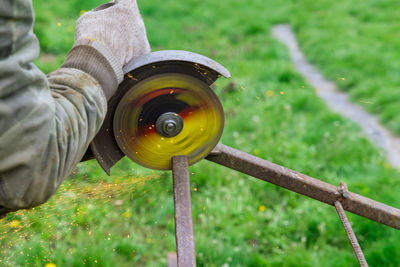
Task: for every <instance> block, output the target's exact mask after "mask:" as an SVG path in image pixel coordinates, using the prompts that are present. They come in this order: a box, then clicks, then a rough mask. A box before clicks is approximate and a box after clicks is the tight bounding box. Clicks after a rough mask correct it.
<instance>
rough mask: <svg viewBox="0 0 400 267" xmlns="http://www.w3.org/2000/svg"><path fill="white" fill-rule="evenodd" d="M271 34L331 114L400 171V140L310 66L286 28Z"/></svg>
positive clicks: (274, 30)
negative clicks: (350, 125)
mask: <svg viewBox="0 0 400 267" xmlns="http://www.w3.org/2000/svg"><path fill="white" fill-rule="evenodd" d="M272 35H273V36H274V37H275V38H276V39H278V40H279V41H280V42H282V43H283V44H285V45H286V46H287V48H288V49H289V53H290V57H291V59H292V61H293V63H294V65H295V67H296V69H297V70H298V71H299V72H300V73H301V74H302V75H303V76H304V78H305V79H306V80H307V81H308V82H309V83H310V84H311V85H312V86H313V87H314V88H315V90H316V92H317V95H318V96H319V97H321V98H322V99H323V100H324V101H325V102H326V103H327V105H328V106H329V107H330V108H331V109H332V110H333V111H335V112H337V113H340V114H341V115H343V116H345V117H347V118H349V119H351V120H352V121H354V122H356V123H357V124H358V125H360V126H361V128H362V129H363V131H364V132H365V133H366V135H367V136H368V138H369V139H370V140H371V141H372V142H373V143H375V144H376V145H377V146H379V147H381V148H383V149H384V150H385V151H386V152H387V155H388V159H389V162H390V164H391V165H392V166H393V167H396V168H397V169H400V137H397V136H395V135H393V134H392V133H391V132H390V131H389V130H387V129H386V128H385V127H383V126H382V125H381V124H380V123H379V121H378V119H377V118H376V117H375V116H373V115H371V114H369V113H367V112H366V111H365V110H364V109H363V108H362V107H361V106H359V105H356V104H354V103H352V102H350V100H349V98H348V96H347V94H345V93H343V92H341V91H339V90H338V89H337V88H336V86H335V84H334V83H333V82H331V81H328V80H326V79H325V78H324V77H323V76H322V74H321V73H320V72H319V71H318V70H317V69H316V68H315V67H314V66H313V65H311V64H310V63H308V62H307V60H306V59H305V57H304V55H303V53H302V52H301V51H300V48H299V46H298V43H297V40H296V36H295V35H294V33H293V31H292V29H291V28H290V26H289V25H286V24H282V25H276V26H274V27H273V29H272Z"/></svg>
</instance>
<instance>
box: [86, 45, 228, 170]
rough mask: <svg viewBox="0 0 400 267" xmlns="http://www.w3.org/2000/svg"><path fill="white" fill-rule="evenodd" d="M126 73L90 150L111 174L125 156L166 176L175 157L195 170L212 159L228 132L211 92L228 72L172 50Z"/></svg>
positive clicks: (128, 67) (144, 60) (137, 61)
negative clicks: (185, 159) (183, 157)
mask: <svg viewBox="0 0 400 267" xmlns="http://www.w3.org/2000/svg"><path fill="white" fill-rule="evenodd" d="M124 73H125V78H124V81H123V82H122V83H121V84H120V86H119V88H118V91H117V93H116V94H115V95H114V96H113V97H112V98H111V99H110V101H109V102H108V112H107V116H106V118H105V120H104V123H103V125H102V127H101V129H100V131H99V133H98V134H97V136H96V137H95V138H94V140H93V141H92V143H91V144H90V148H91V151H92V152H93V155H94V157H95V158H96V159H97V161H98V162H99V164H100V166H101V167H102V168H103V169H104V171H105V172H107V174H110V169H111V167H112V166H113V165H114V164H115V163H116V162H118V161H119V160H120V159H121V158H122V157H123V156H124V155H127V156H128V157H129V158H130V159H132V160H133V161H135V162H137V163H139V164H140V165H142V166H145V167H148V168H152V169H164V170H165V169H171V158H172V157H173V156H176V155H186V156H188V159H189V164H193V163H195V162H197V161H199V160H201V159H202V158H204V157H206V156H207V155H208V154H209V152H210V151H211V150H212V149H213V148H214V147H215V145H216V144H217V143H218V141H219V139H220V137H221V134H222V130H223V126H224V116H223V109H222V106H221V104H220V102H219V100H218V98H217V96H216V95H215V94H214V92H213V91H212V90H211V89H210V87H209V86H210V85H211V84H213V83H214V82H215V81H216V80H217V79H218V78H219V77H221V76H224V77H227V78H228V77H230V73H229V71H227V70H226V69H225V68H224V67H222V66H221V65H220V64H218V63H217V62H215V61H213V60H211V59H209V58H207V57H204V56H202V55H199V54H196V53H191V52H186V51H177V50H169V51H158V52H153V53H150V54H147V55H144V56H141V57H139V58H135V59H134V60H132V61H131V62H129V63H128V64H127V65H126V66H125V67H124Z"/></svg>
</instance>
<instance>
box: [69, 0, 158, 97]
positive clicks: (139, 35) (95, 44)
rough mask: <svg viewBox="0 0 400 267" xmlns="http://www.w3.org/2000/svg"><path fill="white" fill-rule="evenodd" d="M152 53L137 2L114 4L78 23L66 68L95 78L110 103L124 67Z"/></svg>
mask: <svg viewBox="0 0 400 267" xmlns="http://www.w3.org/2000/svg"><path fill="white" fill-rule="evenodd" d="M149 52H150V45H149V42H148V40H147V35H146V29H145V26H144V23H143V20H142V17H141V16H140V13H139V9H138V6H137V3H136V0H115V1H112V2H109V3H107V4H103V5H101V6H99V7H97V8H95V9H93V10H91V11H89V12H86V13H84V14H83V15H82V16H81V17H80V18H79V19H78V20H77V22H76V31H75V41H74V45H73V48H72V49H71V51H70V53H69V55H68V57H67V60H66V61H65V63H64V64H63V67H72V68H77V69H81V70H83V71H85V72H87V73H89V74H90V75H92V76H93V77H94V78H96V79H97V80H98V81H99V83H100V85H101V86H102V88H103V91H104V93H105V96H106V98H107V100H108V99H109V98H111V96H112V95H113V94H114V93H115V91H116V89H117V87H118V84H119V83H120V82H122V80H123V73H122V67H123V66H124V65H125V64H126V63H127V62H128V61H130V60H131V59H133V58H135V57H138V56H141V55H143V54H145V53H149Z"/></svg>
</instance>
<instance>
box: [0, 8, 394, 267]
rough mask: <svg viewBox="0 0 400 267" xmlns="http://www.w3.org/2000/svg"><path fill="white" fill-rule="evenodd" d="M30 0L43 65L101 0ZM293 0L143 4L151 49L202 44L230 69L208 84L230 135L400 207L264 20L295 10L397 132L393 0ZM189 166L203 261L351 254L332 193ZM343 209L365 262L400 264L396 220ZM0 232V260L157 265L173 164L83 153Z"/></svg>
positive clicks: (169, 230) (309, 48)
mask: <svg viewBox="0 0 400 267" xmlns="http://www.w3.org/2000/svg"><path fill="white" fill-rule="evenodd" d="M34 2H35V3H34V4H35V5H36V6H35V8H36V9H35V10H36V14H37V24H36V27H35V31H36V33H37V34H38V35H39V39H40V41H41V46H42V54H41V57H40V59H39V60H38V61H37V64H38V65H39V66H40V67H41V68H42V69H43V70H44V71H45V72H49V71H51V70H52V69H54V68H56V67H57V66H59V64H60V63H61V62H62V61H63V59H64V58H65V56H66V53H67V51H68V49H69V48H70V47H71V45H72V42H73V30H74V26H73V25H74V21H75V19H76V18H77V17H78V16H79V14H80V12H81V11H82V10H89V9H90V8H92V7H94V6H96V5H97V4H98V3H99V2H101V1H94V0H91V1H78V0H71V1H65V2H60V1H58V2H56V1H46V2H43V1H40V3H39V2H38V1H34ZM297 2H298V1H285V2H283V1H277V0H268V1H256V0H252V1H239V0H231V1H229V2H224V1H211V0H204V1H194V0H188V1H185V2H184V3H183V2H182V1H172V0H171V1H169V0H167V1H161V0H153V1H140V2H139V4H140V6H141V10H142V13H143V16H144V20H145V23H146V26H147V31H148V37H149V40H150V43H151V44H152V48H153V50H161V49H183V50H190V51H194V52H198V53H201V54H204V55H207V56H209V57H212V58H214V59H215V60H217V61H219V62H221V63H222V64H223V65H224V66H226V67H227V68H228V69H229V70H230V71H231V73H232V78H231V79H230V80H220V81H218V82H217V84H216V92H217V94H218V96H219V97H220V99H221V101H222V102H223V106H224V109H225V113H226V127H225V130H224V134H223V137H222V142H223V143H224V144H227V145H230V146H233V147H236V148H239V149H241V150H244V151H246V152H249V153H252V154H254V155H257V156H259V157H262V158H265V159H268V160H271V161H273V162H275V163H278V164H281V165H284V166H286V167H289V168H292V169H295V170H297V171H300V172H303V173H305V174H308V175H311V176H314V177H317V178H319V179H321V180H324V181H327V182H329V183H332V184H336V185H339V183H340V181H345V182H346V183H347V184H348V186H349V189H350V190H351V191H354V192H356V193H360V194H363V195H365V196H368V197H371V198H373V199H375V200H378V201H382V202H384V203H387V204H391V205H393V206H396V207H399V206H400V199H399V197H398V192H399V191H400V183H399V179H400V174H399V173H398V172H397V171H395V170H393V169H392V168H391V167H390V165H389V164H388V163H387V161H386V160H385V158H384V156H383V154H382V152H381V151H379V150H378V149H377V148H376V147H374V146H373V145H371V144H370V143H369V142H368V140H367V139H366V138H365V136H364V134H363V133H362V132H361V131H360V129H359V127H358V126H356V125H354V124H353V123H352V122H350V121H348V120H345V119H343V118H341V117H340V116H338V115H336V114H333V113H332V112H331V111H329V110H328V108H327V107H326V106H325V105H324V103H323V102H322V101H321V100H320V99H319V98H318V97H317V96H316V95H315V93H314V91H313V89H312V88H310V86H309V85H307V84H306V83H305V81H304V80H303V79H302V77H301V76H300V75H299V74H298V73H296V72H295V70H294V69H293V66H292V64H291V62H290V59H289V57H288V53H287V51H286V49H285V47H284V46H283V45H281V44H280V43H279V42H277V41H276V40H274V39H272V38H271V37H270V28H271V26H272V25H274V24H276V23H285V22H290V23H291V24H292V25H293V26H294V28H295V30H296V32H297V33H298V34H299V38H300V44H301V46H302V47H303V48H304V50H305V51H306V55H307V56H308V58H309V59H310V60H311V61H312V62H313V63H316V64H317V66H318V67H319V68H320V69H321V71H322V72H323V73H324V74H326V75H327V76H328V77H329V78H331V79H334V80H337V79H338V78H345V79H344V80H343V79H339V80H338V85H339V86H340V87H341V88H343V89H345V90H348V91H349V92H350V94H351V96H352V97H353V99H354V100H355V101H358V102H361V103H362V104H364V105H365V106H366V107H367V108H368V109H370V110H372V111H374V112H378V113H379V114H380V115H381V116H382V119H383V120H384V121H385V123H387V125H388V126H390V127H391V128H392V129H394V130H396V131H398V132H400V128H398V127H400V126H399V125H400V117H399V115H398V114H397V113H396V108H397V106H396V105H395V100H396V99H397V100H398V99H399V96H398V95H397V98H396V93H397V92H398V91H396V89H395V85H396V81H397V79H398V77H396V75H395V74H396V73H398V71H396V70H398V69H396V67H398V64H399V63H398V62H399V60H398V59H399V58H398V57H399V53H396V51H395V50H394V49H395V46H396V45H395V43H398V42H400V38H398V37H395V35H392V32H394V31H395V27H396V26H397V27H398V25H397V24H396V21H398V20H396V19H395V18H396V16H398V13H396V12H395V11H396V8H395V5H398V4H397V2H395V1H379V2H378V1H363V2H361V1H358V0H352V1H347V2H346V1H344V0H340V1H336V2H335V3H333V2H332V3H331V2H329V1H326V0H321V1H318V2H315V1H313V2H312V1H309V0H305V1H302V3H301V4H300V3H297ZM350 3H351V4H350ZM371 6H374V8H372V7H371ZM375 12H376V13H375ZM389 44H390V45H389ZM397 47H398V46H397ZM379 77H381V78H379ZM397 84H398V83H397ZM371 103H372V104H371ZM396 120H397V125H396ZM396 127H397V128H396ZM191 178H192V184H191V185H192V189H193V190H192V202H193V213H194V222H195V226H194V227H195V238H196V251H197V262H198V265H199V266H357V262H356V259H355V257H354V255H353V252H352V250H351V247H350V244H349V242H348V240H347V238H346V235H345V233H344V230H343V229H342V226H341V224H340V221H339V218H338V216H337V215H336V212H335V209H334V208H333V207H331V206H327V205H324V204H320V203H318V202H316V201H313V200H311V199H307V198H305V197H302V196H299V195H296V194H295V193H292V192H288V191H287V190H284V189H281V188H278V187H276V186H273V185H270V184H267V183H265V182H262V181H258V180H255V179H252V178H250V177H247V176H245V175H242V174H239V173H236V172H233V171H230V170H228V169H225V168H223V167H221V166H217V165H215V164H213V163H211V162H206V161H201V162H199V163H198V164H196V165H194V166H192V167H191ZM349 218H350V220H351V221H352V222H353V227H354V230H355V232H356V235H357V237H358V238H359V242H360V244H361V246H362V248H363V249H364V253H365V255H366V258H367V261H368V262H369V264H370V265H371V266H399V265H400V251H399V250H398V249H397V247H398V244H399V243H400V233H399V232H398V231H396V230H393V229H390V228H388V227H385V226H382V225H379V224H377V223H374V222H372V221H369V220H367V219H363V218H360V217H358V216H355V215H349ZM0 232H1V235H0V247H1V249H0V266H3V265H4V266H29V265H32V266H44V265H45V264H46V263H54V264H56V265H57V266H82V265H83V264H85V266H165V265H166V255H167V252H168V251H174V250H175V241H174V225H173V200H172V183H171V176H170V173H168V172H155V171H151V170H146V169H144V168H141V167H139V166H137V165H135V164H134V163H131V162H130V161H128V160H126V159H125V160H123V161H121V162H120V163H119V164H118V165H117V166H116V167H115V168H114V169H113V170H112V176H111V177H107V176H106V175H105V174H104V173H103V172H102V170H101V169H100V167H99V166H98V165H97V164H96V162H93V161H92V162H88V163H84V164H80V165H79V166H78V168H77V170H76V172H74V174H73V175H72V176H71V178H70V179H68V180H67V181H66V182H65V183H64V184H63V185H62V186H61V188H60V189H59V190H58V192H57V194H56V195H55V196H54V197H53V198H52V199H51V200H50V201H49V202H48V203H46V204H45V205H42V206H40V207H38V208H35V209H33V210H30V211H20V212H17V213H14V214H10V215H8V216H7V217H6V218H5V219H3V220H1V221H0Z"/></svg>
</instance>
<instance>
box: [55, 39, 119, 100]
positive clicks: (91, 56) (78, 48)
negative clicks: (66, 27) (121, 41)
mask: <svg viewBox="0 0 400 267" xmlns="http://www.w3.org/2000/svg"><path fill="white" fill-rule="evenodd" d="M61 67H63V68H74V69H79V70H82V71H84V72H86V73H88V74H89V75H91V76H92V77H93V78H95V79H96V80H97V81H98V82H99V83H100V85H101V87H102V89H103V92H104V95H105V96H106V98H107V100H109V99H110V98H111V97H112V96H113V95H114V93H115V91H116V90H117V88H118V84H119V83H121V82H122V80H123V77H124V75H123V72H122V66H121V65H120V64H119V63H118V61H117V59H116V58H115V57H114V55H113V54H112V53H111V52H110V51H109V50H108V49H107V48H106V47H105V46H104V45H102V44H101V43H100V42H99V41H95V40H90V39H81V40H78V41H76V42H75V43H74V46H73V47H72V49H71V51H70V52H69V53H68V56H67V59H66V60H65V62H64V64H63V65H62V66H61Z"/></svg>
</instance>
